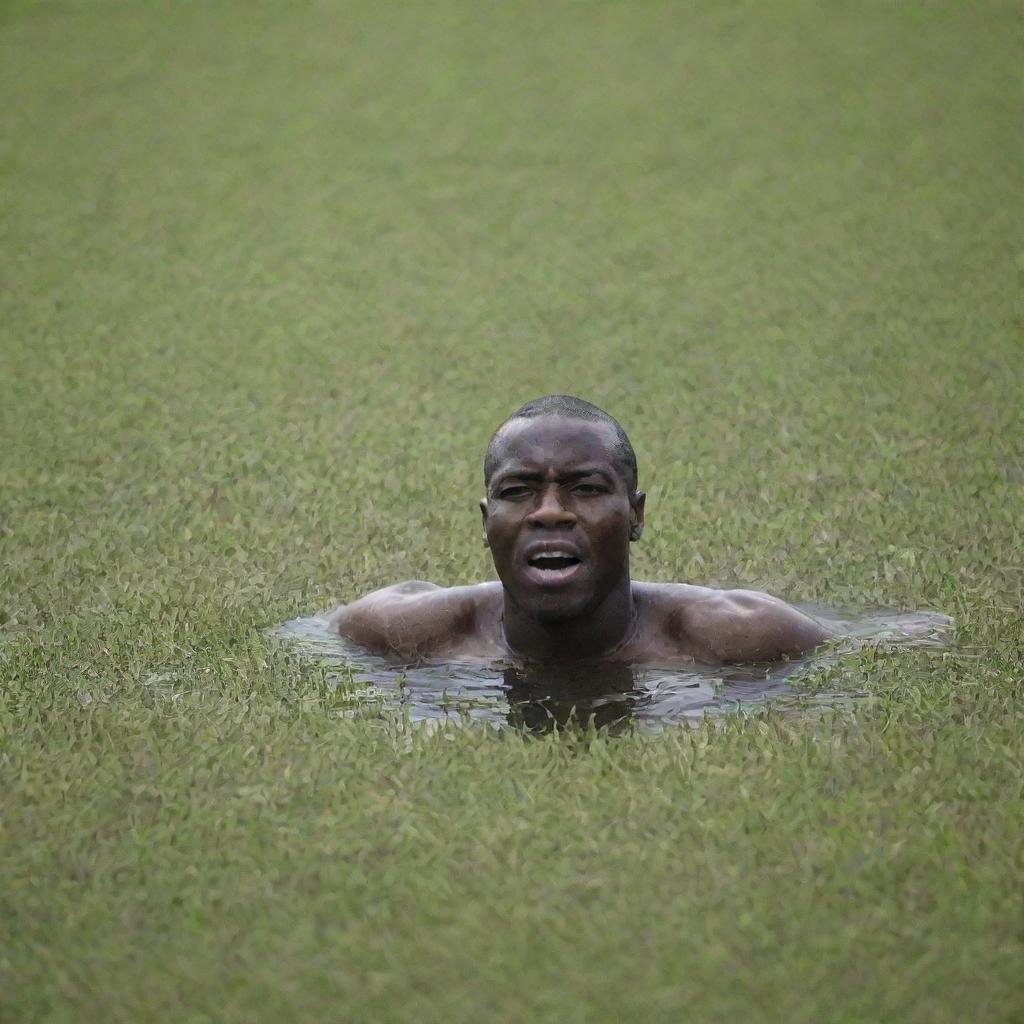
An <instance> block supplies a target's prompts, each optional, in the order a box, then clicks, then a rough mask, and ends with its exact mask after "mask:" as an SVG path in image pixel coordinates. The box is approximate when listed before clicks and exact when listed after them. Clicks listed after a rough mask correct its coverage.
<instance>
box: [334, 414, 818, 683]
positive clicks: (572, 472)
mask: <svg viewBox="0 0 1024 1024" xmlns="http://www.w3.org/2000/svg"><path fill="white" fill-rule="evenodd" d="M499 445H500V447H499V455H500V458H499V460H498V464H497V466H496V468H495V470H494V472H493V473H492V475H491V478H490V480H489V481H488V486H487V496H486V497H485V498H484V499H483V500H482V501H481V502H480V511H481V514H482V517H483V529H484V543H485V544H486V545H487V546H488V547H489V548H490V551H491V556H492V558H493V560H494V566H495V569H496V570H497V574H498V577H499V579H498V580H497V581H495V582H488V583H478V584H475V585H472V586H462V587H438V586H435V585H434V584H433V583H426V582H423V581H421V580H412V581H409V582H406V583H399V584H396V585H395V586H391V587H385V588H384V589H382V590H377V591H374V592H373V593H371V594H368V595H367V596H366V597H363V598H360V599H359V600H358V601H354V602H353V603H352V604H349V605H344V606H342V607H341V608H339V609H338V610H337V611H336V612H335V613H334V615H333V616H332V619H331V622H332V626H333V627H334V628H336V629H337V630H338V631H339V632H340V634H341V635H342V636H344V637H347V638H348V639H350V640H353V641H354V642H356V643H357V644H359V645H361V646H363V647H366V648H368V649H369V650H372V651H375V652H379V653H387V654H395V655H399V656H401V657H404V658H408V659H437V658H480V659H486V660H492V661H493V660H496V659H503V660H507V661H518V662H545V663H554V662H586V661H605V662H624V663H627V664H657V665H666V664H692V663H694V662H700V663H702V664H723V663H726V662H750V661H775V660H778V659H779V658H782V657H786V656H794V655H798V654H801V653H803V652H805V651H808V650H810V649H811V648H813V647H816V646H817V645H818V644H820V643H822V642H824V641H825V640H827V639H828V638H829V636H830V634H829V633H828V632H827V631H826V630H825V629H824V628H823V627H822V626H821V625H819V624H818V623H817V622H815V621H814V620H813V619H810V618H808V617H807V616H806V615H804V614H802V613H801V612H799V611H797V610H796V609H795V608H792V607H791V606H789V605H788V604H786V603H785V602H784V601H780V600H779V599H778V598H775V597H771V596H769V595H768V594H762V593H758V592H755V591H749V590H715V589H712V588H709V587H698V586H691V585H690V584H686V583H644V582H640V581H636V580H632V579H631V578H630V572H629V549H630V545H631V544H632V543H634V542H635V541H637V540H639V539H640V536H641V534H642V533H643V526H644V503H645V495H644V493H643V492H642V491H637V490H635V489H633V488H632V487H631V486H630V483H631V481H629V480H628V479H627V477H626V473H625V472H624V469H623V467H622V465H621V463H620V460H619V459H618V458H617V453H616V450H615V432H614V430H613V428H612V427H611V426H610V425H609V424H607V423H604V422H595V421H591V420H583V419H576V418H570V417H566V416H562V415H548V416H542V417H536V418H533V419H519V420H513V421H512V422H511V423H509V424H507V426H506V427H505V428H504V430H503V431H502V433H501V434H500V435H499Z"/></svg>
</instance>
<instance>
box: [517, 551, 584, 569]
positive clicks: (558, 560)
mask: <svg viewBox="0 0 1024 1024" xmlns="http://www.w3.org/2000/svg"><path fill="white" fill-rule="evenodd" d="M527 561H528V562H529V563H530V565H532V566H533V567H534V569H540V571H541V572H557V571H558V570H559V569H568V568H570V567H571V566H574V565H579V564H580V560H579V559H578V558H577V557H576V556H575V555H534V556H533V558H530V559H527Z"/></svg>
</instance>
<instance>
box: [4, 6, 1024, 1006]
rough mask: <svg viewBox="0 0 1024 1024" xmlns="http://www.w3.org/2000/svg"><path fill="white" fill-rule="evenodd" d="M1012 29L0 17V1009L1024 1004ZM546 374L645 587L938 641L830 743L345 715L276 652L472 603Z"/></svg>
mask: <svg viewBox="0 0 1024 1024" xmlns="http://www.w3.org/2000/svg"><path fill="white" fill-rule="evenodd" d="M1017 17H1018V14H1017V11H1016V7H1015V5H1012V4H1009V3H1003V2H988V0H983V2H980V3H975V4H970V5H967V4H959V3H953V2H935V3H929V4H924V3H918V4H915V3H906V4H882V3H872V2H868V0H865V2H863V3H859V4H853V3H844V2H839V0H832V2H825V0H818V2H810V0H770V2H766V3H760V4H752V3H736V4H728V5H727V4H716V3H710V2H693V3H690V4H685V5H684V4H671V3H663V2H656V0H640V2H636V3H630V4H626V3H617V2H611V0H608V2H600V3H593V4H586V5H584V4H569V3H562V2H557V3H544V4H541V3H532V2H526V0H517V2H515V3H507V4H503V5H478V4H470V3H468V2H459V0H440V2H439V3H435V4H431V5H421V6H415V5H410V4H391V5H380V4H370V3H361V2H356V0H353V2H351V3H346V4H335V3H327V2H324V0H309V2H299V0H296V2H293V3H288V4H284V3H266V2H262V3H261V2H250V3H245V4H243V3H239V2H234V0H213V2H211V3H206V4H165V3H156V2H154V3H143V2H141V0H138V2H130V3H129V2H123V3H115V2H112V0H110V2H101V0H95V2H84V0H82V2H72V0H67V2H57V0H52V2H38V3H34V2H30V0H20V2H11V0H7V2H5V3H2V4H0V89H2V95H3V96H4V104H3V110H2V113H0V118H2V122H0V123H2V133H0V178H2V181H0V210H2V214H0V251H2V252H3V266H2V271H0V275H2V276H0V380H2V384H3V388H2V395H3V400H2V401H0V436H2V439H3V458H2V459H0V1019H2V1020H4V1021H12V1022H14V1021H17V1022H25V1021H76V1022H77V1021H83V1020H103V1021H124V1022H135V1021H140V1020H147V1019H163V1020H171V1021H189V1022H200V1021H217V1022H221V1021H238V1022H242V1021H252V1020H261V1021H262V1020H266V1021H273V1020H282V1021H299V1020H303V1021H304V1020H344V1021H417V1022H420V1021H432V1020H436V1021H446V1022H450V1021H478V1020H482V1019H484V1020H488V1019H493V1020H501V1021H517V1020H523V1021H534V1020H552V1021H559V1022H574V1021H580V1022H584V1021H586V1022H590V1021H620V1020H643V1021H662V1020H664V1021H678V1020H680V1019H692V1020H700V1021H735V1020H738V1019H744V1020H747V1021H752V1022H753V1021H765V1022H768V1021H778V1020H787V1021H791V1022H815V1024H817V1022H821V1021H834V1022H851V1024H852V1022H877V1021H907V1022H922V1024H937V1022H945V1021H956V1022H962V1021H986V1022H989V1021H992V1022H995V1021H1006V1022H1010V1021H1019V1020H1021V1019H1022V1016H1024V983H1022V981H1021V977H1022V974H1021V971H1020V963H1021V956H1022V954H1024V931H1022V928H1021V921H1022V917H1021V910H1022V897H1024V832H1022V829H1021V821H1022V814H1024V739H1022V736H1024V731H1022V718H1024V716H1022V710H1021V697H1020V687H1021V683H1022V676H1024V665H1022V653H1021V652H1022V648H1024V631H1022V625H1021V615H1020V611H1021V604H1022V574H1024V566H1022V554H1021V552H1022V544H1021V524H1022V522H1024V403H1022V395H1024V358H1022V357H1024V351H1022V342H1021V334H1020V323H1021V320H1020V313H1021V309H1020V302H1019V283H1020V282H1019V274H1020V270H1021V268H1022V266H1024V257H1022V252H1021V237H1022V236H1021V226H1022V224H1021V220H1022V218H1021V216H1020V202H1019V167H1020V159H1021V156H1022V155H1024V154H1022V152H1021V150H1022V145H1021V141H1020V133H1019V111H1020V88H1019V86H1020V82H1019V70H1018V64H1019V57H1018V54H1017V53H1016V48H1015V46H1014V45H1013V42H1014V39H1015V29H1016V27H1017ZM562 390H566V391H569V392H572V393H576V394H580V395H582V396H584V397H586V398H589V399H590V400H592V401H595V402H597V403H598V404H600V405H602V406H605V407H607V408H609V409H610V410H611V411H612V412H613V413H615V414H616V415H617V416H618V417H619V418H620V419H621V420H622V421H623V422H624V424H625V425H626V427H627V429H628V430H629V431H630V433H631V435H632V437H633V440H634V443H635V445H636V447H637V449H638V454H639V456H640V463H641V476H642V479H643V481H644V483H645V484H646V489H647V490H648V492H649V495H650V498H649V502H648V508H649V529H648V533H647V536H645V539H644V542H643V544H642V545H641V546H639V548H638V550H637V557H636V564H635V570H636V574H637V575H638V576H640V577H647V578H652V579H666V580H667V579H687V580H695V581H711V582H715V583H738V584H743V585H747V586H755V587H763V588H767V589H770V590H773V591H775V592H777V593H780V594H782V595H783V596H786V597H788V598H790V599H792V600H797V601H801V600H802V601H816V602H821V603H823V604H832V605H847V606H859V607H864V606H876V605H877V606H884V607H890V608H935V609H937V610H941V611H944V612H947V613H949V614H951V615H953V616H955V617H956V619H957V623H958V644H957V646H956V647H955V648H954V649H952V650H948V651H946V652H940V653H934V652H931V653H929V652H917V653H904V654H900V655H885V654H881V653H878V654H875V653H873V652H870V651H868V652H864V653H862V654H861V655H860V656H858V657H856V658H851V659H849V660H848V661H847V662H845V663H844V664H843V665H842V666H841V667H840V668H838V669H835V670H834V672H835V673H837V679H838V681H839V682H840V683H843V681H844V680H846V681H848V682H849V685H850V687H851V688H854V689H859V688H866V689H868V690H870V691H871V693H872V694H873V695H874V701H873V702H872V703H870V704H869V705H868V706H866V707H865V708H863V709H862V710H860V711H858V712H857V713H856V715H842V716H839V717H836V718H834V719H827V720H825V721H823V722H822V721H815V720H807V721H805V722H803V721H792V720H786V721H783V720H781V719H779V718H777V717H775V716H772V715H768V716H767V717H762V718H757V719H751V720H740V719H737V720H733V721H730V722H728V723H727V724H726V725H725V726H724V727H723V728H713V727H711V726H710V725H708V726H703V727H700V728H697V729H693V730H680V731H678V732H668V733H666V734H664V735H660V736H653V737H652V736H639V735H637V736H625V737H621V738H617V739H613V738H610V737H604V736H601V735H589V736H587V735H569V736H564V737H549V738H542V739H532V738H527V737H523V736H521V735H518V734H514V733H508V734H505V735H495V734H492V733H490V732H485V731H478V730H443V731H441V732H435V733H427V732H424V731H422V730H415V729H411V728H410V727H409V726H408V725H406V724H404V723H403V722H401V721H400V720H396V719H393V718H389V717H387V716H383V717H382V716H380V715H379V714H378V713H376V712H373V711H372V710H368V711H366V712H365V713H362V714H357V715H355V716H353V715H352V713H351V710H352V704H351V697H350V696H346V695H345V694H339V693H333V692H332V691H331V690H330V689H329V688H328V687H327V686H325V684H324V678H323V672H322V670H320V669H317V668H316V667H315V666H310V665H308V664H304V663H302V662H300V661H298V660H296V659H294V658H292V657H290V656H289V655H288V653H287V652H286V651H284V650H282V649H280V648H278V647H276V646H275V645H274V644H273V643H271V642H270V641H269V640H268V639H267V638H266V637H265V636H264V635H263V632H262V631H263V630H264V628H265V627H267V626H269V625H273V624H275V623H277V622H280V621H283V620H284V619H286V618H289V617H292V616H295V615H298V614H304V613H307V612H310V611H312V610H314V609H316V608H322V607H326V606H329V605H330V604H332V602H335V601H338V600H345V599H349V598H351V597H353V596H355V595H357V594H359V593H362V592H364V591H366V590H367V589H369V588H371V587H373V586H376V585H379V584H381V583H382V582H386V581H393V580H398V579H402V578H408V577H420V578H428V579H433V580H435V581H437V582H439V583H455V582H459V581H468V580H474V579H479V578H483V577H485V576H486V575H487V574H488V564H487V560H486V552H485V551H484V549H483V548H482V547H481V546H480V542H479V536H478V534H479V526H478V521H477V512H476V510H475V505H474V501H475V499H476V498H477V497H478V494H479V491H480V488H481V481H480V466H479V462H480V459H481V456H482V451H483V446H484V444H485V442H486V438H487V436H488V433H489V431H490V430H491V429H492V428H493V426H494V425H495V424H496V423H497V422H498V421H499V420H500V419H501V418H502V417H503V416H504V415H505V414H506V413H507V412H508V411H509V410H510V409H512V408H514V407H515V405H517V404H518V403H520V402H521V401H523V400H525V399H527V398H530V397H534V396H535V395H537V394H542V393H545V392H550V391H562Z"/></svg>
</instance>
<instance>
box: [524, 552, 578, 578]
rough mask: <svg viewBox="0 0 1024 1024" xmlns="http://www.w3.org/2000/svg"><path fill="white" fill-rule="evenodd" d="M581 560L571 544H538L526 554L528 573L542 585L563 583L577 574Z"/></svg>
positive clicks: (528, 575)
mask: <svg viewBox="0 0 1024 1024" xmlns="http://www.w3.org/2000/svg"><path fill="white" fill-rule="evenodd" d="M581 561H582V559H581V558H580V556H579V555H578V554H576V552H575V551H574V550H573V549H572V548H571V547H570V546H569V545H564V546H563V545H561V544H550V543H549V544H547V545H545V546H543V547H540V546H539V545H538V546H537V547H535V548H534V549H533V550H532V551H528V552H527V554H526V566H527V569H526V575H527V577H528V578H529V579H531V580H532V581H533V582H534V583H536V584H539V585H541V586H550V585H551V584H558V583H562V582H564V581H567V580H569V579H570V578H572V577H573V576H575V575H576V572H577V570H578V569H579V567H580V563H581Z"/></svg>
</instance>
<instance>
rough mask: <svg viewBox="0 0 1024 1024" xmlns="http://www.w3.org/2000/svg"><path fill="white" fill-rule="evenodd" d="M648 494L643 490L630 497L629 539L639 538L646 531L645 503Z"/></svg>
mask: <svg viewBox="0 0 1024 1024" xmlns="http://www.w3.org/2000/svg"><path fill="white" fill-rule="evenodd" d="M646 501H647V495H646V494H644V492H643V491H637V492H636V494H634V495H633V497H632V498H630V499H629V506H630V508H629V539H630V540H639V539H640V535H641V534H642V533H643V532H644V503H645V502H646Z"/></svg>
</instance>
